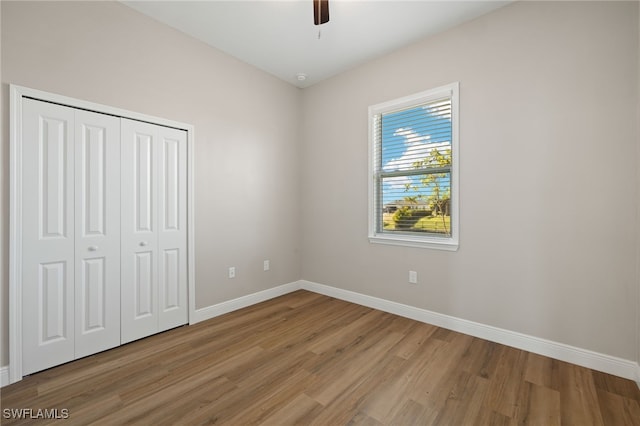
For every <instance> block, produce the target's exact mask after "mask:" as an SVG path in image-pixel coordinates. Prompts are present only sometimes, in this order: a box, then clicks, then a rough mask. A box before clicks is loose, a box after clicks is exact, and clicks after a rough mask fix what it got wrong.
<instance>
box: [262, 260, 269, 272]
mask: <svg viewBox="0 0 640 426" xmlns="http://www.w3.org/2000/svg"><path fill="white" fill-rule="evenodd" d="M263 268H264V270H265V271H268V270H269V268H270V266H269V261H268V260H265V261H264V264H263Z"/></svg>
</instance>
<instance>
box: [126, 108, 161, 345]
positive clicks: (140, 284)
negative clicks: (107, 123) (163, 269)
mask: <svg viewBox="0 0 640 426" xmlns="http://www.w3.org/2000/svg"><path fill="white" fill-rule="evenodd" d="M121 128H122V132H121V134H122V137H121V150H122V155H121V159H122V160H121V179H122V185H121V194H122V198H121V206H122V214H121V220H122V222H121V229H122V234H121V238H122V240H121V244H122V246H121V247H122V252H121V268H122V282H121V306H120V309H121V315H122V317H121V321H122V323H121V331H122V333H121V341H122V343H127V342H130V341H132V340H136V339H140V338H142V337H145V336H148V335H150V334H154V333H156V332H157V330H158V214H157V212H158V197H157V193H158V188H157V185H158V127H157V126H154V125H152V124H148V123H143V122H140V121H135V120H128V119H124V118H123V119H122V121H121Z"/></svg>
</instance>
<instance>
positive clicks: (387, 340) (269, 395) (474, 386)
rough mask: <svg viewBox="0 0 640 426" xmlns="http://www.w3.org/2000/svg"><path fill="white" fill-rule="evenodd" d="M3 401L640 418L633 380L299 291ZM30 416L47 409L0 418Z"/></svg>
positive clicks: (202, 417)
mask: <svg viewBox="0 0 640 426" xmlns="http://www.w3.org/2000/svg"><path fill="white" fill-rule="evenodd" d="M1 401H2V408H3V409H28V408H31V409H34V410H37V409H55V408H57V409H63V408H64V409H68V410H69V418H68V419H67V420H64V424H68V425H84V424H90V423H91V424H99V425H114V424H154V425H155V424H158V425H163V424H166V425H177V424H184V425H191V424H226V425H256V424H264V425H279V426H282V425H375V426H379V425H430V424H434V425H500V424H505V425H545V426H546V425H549V426H552V425H580V426H582V425H640V390H638V388H637V386H636V384H635V383H633V382H632V381H630V380H625V379H622V378H619V377H614V376H611V375H608V374H605V373H600V372H597V371H593V370H589V369H587V368H583V367H578V366H576V365H572V364H568V363H565V362H562V361H558V360H554V359H550V358H546V357H543V356H540V355H536V354H532V353H529V352H525V351H522V350H519V349H514V348H511V347H507V346H503V345H499V344H496V343H492V342H488V341H485V340H482V339H477V338H474V337H471V336H467V335H464V334H460V333H456V332H453V331H450V330H445V329H442V328H438V327H435V326H432V325H429V324H423V323H420V322H417V321H413V320H410V319H407V318H402V317H398V316H395V315H392V314H389V313H385V312H381V311H377V310H374V309H370V308H367V307H363V306H359V305H355V304H352V303H348V302H344V301H341V300H337V299H333V298H330V297H327V296H323V295H319V294H315V293H310V292H307V291H297V292H294V293H291V294H288V295H285V296H282V297H279V298H277V299H273V300H270V301H267V302H264V303H260V304H258V305H255V306H251V307H248V308H245V309H242V310H239V311H236V312H232V313H229V314H226V315H223V316H220V317H217V318H214V319H211V320H209V321H205V322H202V323H199V324H196V325H193V326H185V327H181V328H177V329H174V330H170V331H168V332H166V333H162V334H159V335H155V336H151V337H148V338H146V339H143V340H139V341H137V342H133V343H130V344H127V345H124V346H121V347H118V348H115V349H112V350H110V351H106V352H103V353H100V354H96V355H93V356H90V357H87V358H83V359H81V360H78V361H75V362H71V363H68V364H65V365H61V366H59V367H55V368H52V369H49V370H46V371H42V372H40V373H37V374H33V375H31V376H29V377H26V378H25V379H24V380H22V381H21V382H18V383H15V384H13V385H10V386H7V387H5V388H2V390H1ZM35 412H36V411H34V413H35ZM4 413H5V411H3V417H4ZM33 422H37V424H48V423H50V422H51V421H50V420H43V419H39V420H28V419H7V418H3V419H2V424H29V423H33Z"/></svg>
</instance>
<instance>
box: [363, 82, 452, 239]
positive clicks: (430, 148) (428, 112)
mask: <svg viewBox="0 0 640 426" xmlns="http://www.w3.org/2000/svg"><path fill="white" fill-rule="evenodd" d="M456 89H457V86H456ZM454 93H457V92H454V91H453V90H451V89H450V88H448V87H446V88H442V89H440V90H437V91H429V92H425V93H423V94H419V95H416V96H413V97H410V98H403V99H401V100H398V101H392V102H389V103H385V104H382V105H378V106H374V107H372V108H371V109H370V120H371V126H372V127H371V136H372V137H371V139H372V141H371V144H372V153H373V155H372V157H373V165H372V171H373V176H372V180H373V191H372V192H373V195H374V196H373V198H374V199H373V202H372V206H371V208H373V210H374V211H373V214H372V215H370V216H372V217H373V221H374V223H373V224H372V225H373V226H372V229H371V231H372V233H373V234H374V235H394V234H399V235H413V236H416V237H419V238H439V239H443V238H444V239H447V238H449V239H450V238H452V236H453V235H454V233H457V230H456V229H455V226H456V221H455V220H452V215H454V214H457V213H454V211H453V208H452V199H453V198H454V195H455V197H457V194H453V191H454V189H455V188H454V187H453V186H452V181H453V179H454V178H453V177H452V176H455V175H454V174H453V168H454V157H455V156H456V155H457V152H456V146H455V145H456V144H454V136H456V135H454V133H455V132H454V110H455V109H454Z"/></svg>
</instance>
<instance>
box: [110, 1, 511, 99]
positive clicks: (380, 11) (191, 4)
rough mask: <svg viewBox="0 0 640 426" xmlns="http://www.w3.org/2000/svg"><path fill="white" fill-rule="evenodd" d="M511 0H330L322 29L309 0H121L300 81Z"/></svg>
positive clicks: (297, 83) (368, 57)
mask: <svg viewBox="0 0 640 426" xmlns="http://www.w3.org/2000/svg"><path fill="white" fill-rule="evenodd" d="M510 2H511V1H477V0H476V1H452V0H449V1H431V0H413V1H398V0H387V1H384V0H383V1H379V0H378V1H376V0H368V1H364V0H360V1H354V0H330V1H329V12H330V21H329V22H328V23H326V24H324V25H321V26H319V27H318V26H315V25H313V2H312V0H284V1H274V0H257V1H245V0H235V1H123V3H124V4H126V5H127V6H129V7H131V8H133V9H136V10H138V11H139V12H141V13H144V14H145V15H148V16H150V17H152V18H154V19H156V20H158V21H160V22H163V23H165V24H167V25H169V26H171V27H173V28H176V29H178V30H180V31H182V32H184V33H186V34H188V35H190V36H192V37H195V38H197V39H200V40H202V41H204V42H205V43H207V44H209V45H211V46H213V47H215V48H217V49H220V50H222V51H223V52H226V53H228V54H229V55H231V56H234V57H236V58H238V59H240V60H241V61H244V62H247V63H249V64H252V65H254V66H256V67H258V68H260V69H262V70H264V71H266V72H268V73H270V74H273V75H275V76H276V77H278V78H280V79H282V80H284V81H286V82H288V83H291V84H293V85H295V86H298V87H308V86H310V85H312V84H314V83H317V82H319V81H321V80H324V79H326V78H329V77H331V76H334V75H336V74H339V73H341V72H343V71H345V70H347V69H350V68H353V67H355V66H357V65H359V64H361V63H364V62H366V61H368V60H371V59H373V58H376V57H378V56H382V55H384V54H386V53H389V52H391V51H393V50H395V49H398V48H400V47H402V46H405V45H407V44H410V43H412V42H414V41H417V40H419V39H422V38H424V37H427V36H429V35H431V34H435V33H437V32H440V31H443V30H445V29H447V28H450V27H453V26H456V25H458V24H460V23H462V22H464V21H467V20H470V19H473V18H476V17H478V16H480V15H483V14H485V13H488V12H490V11H492V10H495V9H497V8H499V7H502V6H504V5H506V4H508V3H510ZM300 73H303V74H305V75H306V79H305V80H299V79H298V74H300Z"/></svg>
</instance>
